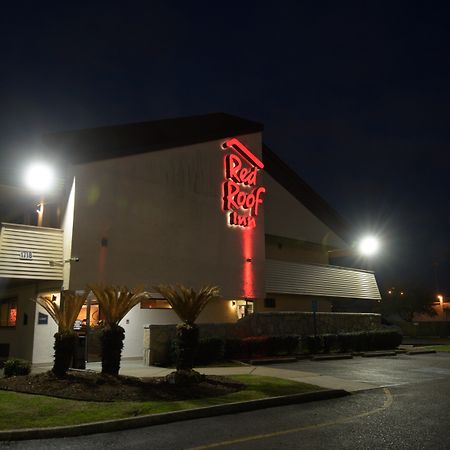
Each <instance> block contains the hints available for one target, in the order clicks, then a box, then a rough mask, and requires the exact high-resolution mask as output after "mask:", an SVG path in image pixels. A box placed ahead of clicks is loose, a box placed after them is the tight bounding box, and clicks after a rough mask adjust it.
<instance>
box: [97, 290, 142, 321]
mask: <svg viewBox="0 0 450 450" xmlns="http://www.w3.org/2000/svg"><path fill="white" fill-rule="evenodd" d="M89 287H90V289H92V292H93V293H94V295H95V298H96V299H97V301H98V303H99V305H100V308H101V311H102V314H103V316H104V318H105V322H106V324H107V325H109V326H111V325H117V324H118V323H119V322H120V321H121V320H122V319H123V318H124V317H125V315H126V314H127V313H128V312H129V311H130V310H131V309H132V308H133V307H135V306H136V305H137V304H138V303H139V302H140V301H141V300H143V299H146V298H148V294H147V292H144V290H143V288H135V289H132V290H130V289H128V288H127V287H126V286H101V285H92V286H89Z"/></svg>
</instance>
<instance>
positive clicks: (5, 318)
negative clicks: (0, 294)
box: [0, 298, 17, 327]
mask: <svg viewBox="0 0 450 450" xmlns="http://www.w3.org/2000/svg"><path fill="white" fill-rule="evenodd" d="M16 322H17V300H16V299H15V298H6V299H3V300H0V327H15V326H16Z"/></svg>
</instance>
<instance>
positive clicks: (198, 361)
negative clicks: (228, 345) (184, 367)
mask: <svg viewBox="0 0 450 450" xmlns="http://www.w3.org/2000/svg"><path fill="white" fill-rule="evenodd" d="M224 354H225V342H224V340H223V339H221V338H217V337H209V338H202V339H200V340H199V343H198V348H197V353H196V355H195V358H194V361H195V365H202V364H210V363H213V362H215V361H221V360H223V357H224Z"/></svg>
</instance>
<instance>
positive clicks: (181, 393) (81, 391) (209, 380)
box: [0, 370, 244, 402]
mask: <svg viewBox="0 0 450 450" xmlns="http://www.w3.org/2000/svg"><path fill="white" fill-rule="evenodd" d="M243 388H244V384H242V383H240V382H238V381H236V380H231V379H230V378H226V377H222V376H204V377H203V380H202V381H201V382H200V383H193V384H189V385H178V384H170V383H169V382H168V381H167V380H166V378H165V377H153V378H142V379H141V378H136V377H127V376H119V377H112V376H105V375H102V374H100V373H98V372H94V371H73V370H71V371H69V372H68V374H67V376H66V377H65V378H62V379H59V378H56V377H55V376H54V375H53V373H52V372H51V371H49V372H45V373H40V374H35V375H27V376H16V377H10V378H3V379H0V389H3V390H9V391H16V392H23V393H27V394H39V395H47V396H51V397H59V398H67V399H73V400H87V401H97V402H112V401H121V400H126V401H152V400H166V401H173V400H184V399H195V398H205V397H216V396H221V395H226V394H230V393H232V392H236V391H239V390H241V389H243Z"/></svg>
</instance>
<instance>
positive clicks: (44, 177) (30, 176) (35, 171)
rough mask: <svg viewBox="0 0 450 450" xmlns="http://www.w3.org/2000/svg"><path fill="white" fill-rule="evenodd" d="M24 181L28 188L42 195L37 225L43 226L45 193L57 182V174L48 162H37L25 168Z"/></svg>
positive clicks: (38, 206)
mask: <svg viewBox="0 0 450 450" xmlns="http://www.w3.org/2000/svg"><path fill="white" fill-rule="evenodd" d="M24 182H25V186H26V187H27V188H28V189H30V190H31V191H33V192H35V193H37V194H40V196H41V198H40V200H39V203H38V205H37V208H38V209H37V210H36V212H37V214H38V223H37V225H38V227H41V226H42V223H43V218H44V194H45V193H48V192H49V191H50V189H51V188H52V187H53V185H54V184H55V174H54V172H53V169H52V168H51V167H50V166H49V165H48V164H45V163H43V162H35V163H33V164H30V165H29V166H28V168H27V169H26V170H25V176H24Z"/></svg>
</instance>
